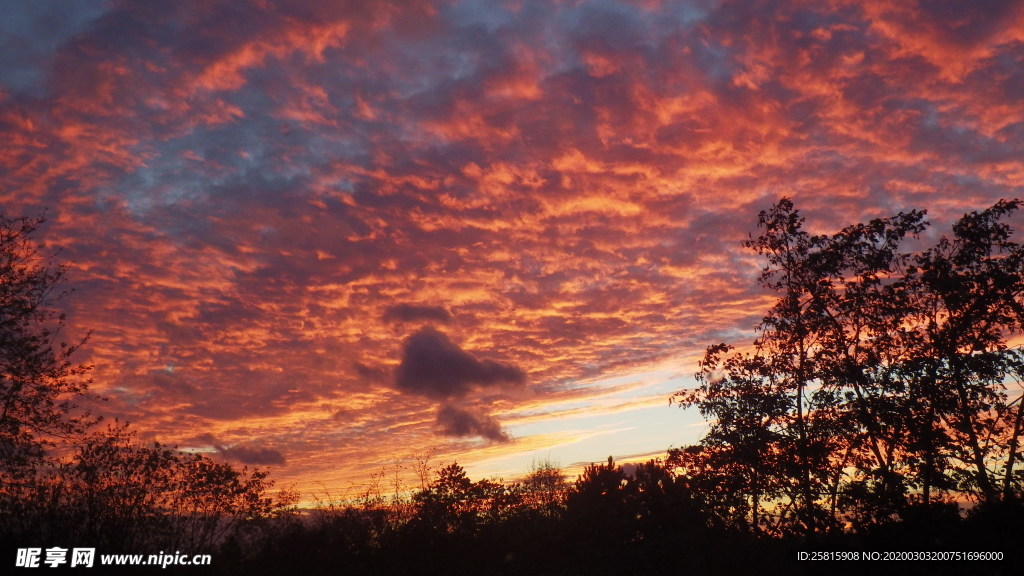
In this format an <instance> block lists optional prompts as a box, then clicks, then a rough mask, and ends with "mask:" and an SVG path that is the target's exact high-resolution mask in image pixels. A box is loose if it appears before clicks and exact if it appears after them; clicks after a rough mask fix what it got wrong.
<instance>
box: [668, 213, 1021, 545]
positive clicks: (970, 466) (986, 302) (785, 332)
mask: <svg viewBox="0 0 1024 576" xmlns="http://www.w3.org/2000/svg"><path fill="white" fill-rule="evenodd" d="M1018 207H1019V202H1018V201H1002V202H999V203H997V204H995V205H994V206H992V207H991V208H989V209H987V210H984V211H981V212H972V213H969V214H966V215H964V217H963V218H961V219H960V220H959V221H958V222H957V223H956V224H955V225H954V226H953V236H952V237H950V238H947V237H942V238H941V239H940V240H939V241H938V243H937V244H936V245H935V246H934V247H933V248H931V249H928V250H924V251H921V252H916V253H915V252H907V251H905V250H904V249H903V248H902V244H903V243H904V242H905V240H906V239H907V238H909V237H914V236H917V235H919V234H920V233H921V232H922V231H923V230H924V229H925V227H926V226H927V223H926V221H925V220H924V212H922V211H916V210H915V211H909V212H902V213H900V214H897V215H896V216H893V217H890V218H883V219H876V220H872V221H871V222H868V223H866V224H854V225H851V226H848V227H846V228H844V229H843V230H841V231H840V232H838V233H836V234H834V235H831V236H828V235H811V234H809V233H808V232H807V231H806V230H804V228H803V223H804V220H803V218H802V217H801V216H800V215H799V213H798V212H797V211H796V210H795V209H794V207H793V204H792V202H790V201H789V200H786V199H783V200H781V201H780V202H779V203H777V204H776V205H774V206H773V207H772V208H771V209H769V210H766V211H763V212H761V214H760V216H759V219H758V223H759V226H760V228H761V233H760V234H759V235H758V236H756V237H754V238H752V239H751V240H750V241H749V242H747V243H746V246H747V247H748V248H751V249H753V250H754V251H755V252H756V253H758V254H760V255H761V256H763V257H764V258H765V259H766V261H767V263H766V266H765V268H764V269H763V271H762V275H761V280H760V282H761V285H762V286H764V287H766V288H768V289H770V290H772V291H775V292H776V293H778V294H779V298H778V300H777V301H776V304H775V305H774V306H773V307H772V308H771V309H770V310H769V311H768V314H767V315H766V316H765V318H764V320H763V321H762V322H761V324H760V325H759V327H758V330H757V332H758V335H757V338H756V339H755V340H754V342H753V347H752V348H753V350H752V351H751V352H746V351H737V350H735V349H733V348H732V347H730V346H727V345H725V344H719V345H714V346H711V347H709V348H708V350H707V353H706V355H705V358H704V360H703V361H702V363H701V365H700V371H699V373H698V374H697V378H698V381H699V382H700V386H699V387H698V388H697V389H696V390H686V391H681V392H680V393H678V394H677V395H676V396H675V397H674V399H675V400H677V401H678V402H679V403H680V404H681V405H683V406H696V407H698V408H699V410H700V411H701V414H702V415H703V416H705V417H706V418H708V419H709V420H710V421H711V422H712V425H711V427H710V429H709V431H708V433H707V435H706V436H705V437H704V438H703V439H702V441H701V444H700V446H699V447H695V448H693V449H687V450H676V451H674V452H673V453H672V461H673V463H674V464H675V465H677V466H679V467H680V468H681V469H683V470H685V473H686V474H688V475H690V476H691V479H690V482H691V483H693V484H694V485H695V486H701V488H702V490H703V491H704V494H705V497H706V498H709V505H710V506H711V508H712V509H716V510H718V511H719V512H720V513H725V514H732V515H734V521H738V523H739V524H744V523H749V526H750V527H751V528H752V529H753V530H754V531H758V530H760V529H762V528H765V529H770V530H774V531H778V532H780V533H785V532H788V531H796V532H804V533H810V532H817V531H822V530H831V529H836V528H838V527H839V526H841V525H843V524H844V523H846V522H852V523H853V524H854V525H855V526H862V527H863V526H867V525H871V524H874V523H878V522H882V523H884V522H888V521H892V520H895V519H897V518H900V517H902V516H904V515H905V514H906V513H907V506H909V505H911V504H913V503H914V502H919V503H921V504H922V505H924V506H925V507H927V506H929V505H930V504H931V502H932V500H933V498H934V495H935V494H936V493H937V492H938V493H941V494H948V495H950V496H953V495H957V496H963V497H969V498H973V499H976V500H978V501H981V502H997V501H1000V500H1006V499H1010V498H1014V497H1015V496H1014V495H1015V494H1017V493H1019V490H1020V484H1019V482H1020V473H1019V471H1015V466H1017V465H1018V462H1019V459H1020V447H1019V445H1020V442H1019V438H1020V434H1021V431H1022V429H1021V420H1022V412H1021V407H1020V404H1019V402H1020V400H1019V398H1018V399H1013V398H1011V397H1010V395H1009V394H1008V392H1007V382H1008V381H1012V380H1013V379H1014V378H1017V379H1018V381H1019V375H1020V374H1021V372H1022V370H1021V359H1022V354H1021V351H1020V350H1019V349H1016V348H1011V347H1009V346H1008V344H1007V342H1008V339H1009V337H1010V336H1012V335H1013V334H1019V333H1020V331H1021V329H1022V327H1024V307H1022V303H1021V297H1022V295H1024V249H1022V248H1021V246H1020V245H1018V244H1017V243H1015V242H1012V241H1011V238H1012V229H1011V228H1010V227H1009V226H1008V225H1007V224H1006V223H1005V221H1004V220H1005V219H1006V218H1007V217H1008V216H1009V215H1011V214H1012V213H1013V212H1014V211H1015V210H1017V209H1018ZM726 471H728V472H726ZM726 476H727V477H726ZM722 481H724V482H725V483H726V485H729V486H732V489H731V490H729V491H728V493H726V492H723V491H720V490H716V489H715V488H714V487H713V484H714V483H715V482H722ZM738 496H739V497H740V500H739V501H737V497H738ZM943 499H944V501H948V500H947V499H945V497H943ZM739 518H745V520H738V519H739Z"/></svg>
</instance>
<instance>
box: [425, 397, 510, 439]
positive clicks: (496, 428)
mask: <svg viewBox="0 0 1024 576" xmlns="http://www.w3.org/2000/svg"><path fill="white" fill-rule="evenodd" d="M437 423H438V424H440V425H441V432H442V433H443V434H444V435H446V436H455V437H458V438H464V437H467V436H482V437H484V438H486V439H488V440H493V441H495V442H509V441H511V440H512V438H511V437H510V436H509V435H508V434H507V433H506V432H505V431H504V430H502V429H501V425H500V424H498V422H497V420H495V419H494V418H492V417H491V416H489V415H487V414H474V413H473V412H470V411H468V410H462V409H461V408H456V407H454V406H449V405H445V406H442V407H441V409H440V410H438V412H437Z"/></svg>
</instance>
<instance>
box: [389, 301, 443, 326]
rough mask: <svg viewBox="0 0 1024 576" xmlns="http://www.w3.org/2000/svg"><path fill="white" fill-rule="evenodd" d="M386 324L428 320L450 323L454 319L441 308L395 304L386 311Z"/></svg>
mask: <svg viewBox="0 0 1024 576" xmlns="http://www.w3.org/2000/svg"><path fill="white" fill-rule="evenodd" d="M383 319H384V321H385V322H416V321H418V320H428V321H433V322H442V323H444V322H448V321H449V320H451V319H452V315H451V313H449V312H448V311H447V310H445V309H444V308H443V307H441V306H423V305H418V304H395V305H394V306H388V307H387V308H386V309H385V310H384V318H383Z"/></svg>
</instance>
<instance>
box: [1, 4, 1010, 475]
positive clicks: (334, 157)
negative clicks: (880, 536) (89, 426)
mask: <svg viewBox="0 0 1024 576" xmlns="http://www.w3.org/2000/svg"><path fill="white" fill-rule="evenodd" d="M0 27H2V28H0V31H2V33H0V132H2V133H3V136H4V142H5V143H4V146H3V147H0V206H2V207H3V209H4V211H5V212H7V213H8V214H10V215H19V214H29V215H34V214H38V213H40V212H41V211H42V210H43V209H44V208H46V209H47V210H48V211H47V215H48V217H49V220H50V222H49V224H48V225H47V228H46V230H45V231H44V233H45V240H46V242H47V244H48V245H49V246H51V247H52V248H60V249H61V250H62V252H61V257H62V258H64V259H67V260H69V261H71V262H72V263H73V266H74V268H73V271H72V274H71V280H72V283H73V285H74V287H75V288H76V292H75V294H74V295H73V296H72V297H71V298H69V299H68V300H66V301H65V303H64V304H63V305H64V306H66V308H67V311H68V317H69V319H70V321H71V322H72V323H73V325H72V326H71V329H72V331H73V332H76V333H78V334H84V333H85V332H86V330H88V329H93V330H94V335H93V337H92V339H91V341H90V343H89V345H88V347H87V348H88V350H85V352H86V353H88V354H90V355H91V356H90V357H89V360H90V361H92V362H94V363H95V364H96V370H95V376H96V382H97V384H96V386H97V387H98V388H99V389H100V390H101V391H102V392H103V393H105V394H106V395H107V396H108V397H109V398H110V402H109V403H107V404H106V405H105V406H104V407H103V410H104V411H106V412H108V413H113V414H114V415H119V416H122V417H125V418H127V419H129V420H133V421H135V422H136V423H137V425H138V426H139V427H140V428H142V429H143V430H144V431H146V432H147V433H149V434H151V435H153V436H156V437H159V438H160V439H162V440H164V441H168V442H177V443H179V444H182V445H189V444H191V445H194V447H196V448H202V449H210V450H216V448H215V447H214V446H212V445H211V444H209V442H204V441H203V439H202V438H200V436H197V435H196V432H195V431H196V430H202V431H203V432H204V433H206V434H210V435H211V437H213V438H216V439H218V441H219V442H221V443H222V444H218V445H220V446H250V447H251V446H274V447H275V448H274V450H277V451H279V453H280V454H279V455H280V457H281V458H280V461H281V462H283V461H284V460H285V459H287V462H288V466H287V468H286V469H283V473H285V474H286V477H287V478H288V479H296V480H297V481H299V482H300V483H303V482H304V483H305V484H303V485H314V480H313V479H314V478H318V477H320V476H324V475H334V477H337V478H346V477H347V476H346V475H347V474H351V475H352V476H355V475H358V474H362V473H363V472H364V471H365V470H366V469H368V468H372V467H373V466H376V465H379V464H381V463H382V462H386V461H388V459H389V458H392V457H393V455H394V454H395V453H396V452H399V451H404V450H409V451H421V450H425V449H426V448H428V447H429V446H431V445H433V444H436V443H438V442H442V443H444V442H450V443H454V444H453V445H454V446H456V448H457V449H459V450H471V449H472V446H474V445H473V444H466V443H467V442H472V440H471V439H467V438H466V437H479V438H482V439H483V442H484V443H487V442H490V441H494V440H504V439H506V435H507V434H509V433H508V432H506V430H507V429H509V425H508V424H506V422H514V421H522V420H524V419H530V418H535V417H537V416H536V414H542V415H543V417H546V418H548V419H550V420H551V421H552V422H557V418H558V415H559V412H558V409H556V408H551V409H550V411H546V410H545V408H544V406H555V405H556V404H555V403H566V402H576V404H575V406H576V407H575V408H574V409H579V406H580V405H584V406H586V405H594V404H588V402H593V398H594V395H595V394H597V393H599V392H600V391H599V390H595V389H594V387H592V386H587V385H582V384H579V383H580V382H594V381H596V380H595V378H598V377H600V376H601V375H613V374H622V373H629V372H630V371H633V370H638V369H640V367H643V366H648V365H650V364H652V363H656V362H663V361H665V360H666V359H669V358H673V357H677V356H692V355H694V354H695V353H699V351H700V350H701V349H703V347H704V346H705V345H707V344H709V343H712V342H717V341H720V340H723V339H733V338H735V337H736V336H737V335H738V334H741V333H743V332H745V331H746V332H749V330H750V329H751V328H752V327H753V326H754V325H755V324H756V323H757V321H758V319H759V318H760V316H761V315H762V313H763V311H764V309H765V303H766V301H767V298H769V296H768V295H765V294H763V293H762V292H761V291H760V290H759V289H758V288H757V286H756V283H755V279H756V277H757V273H758V269H759V267H760V265H761V263H760V262H758V261H757V260H756V259H754V258H753V257H752V256H751V254H749V253H747V252H745V251H744V250H743V249H742V247H741V242H742V241H743V240H744V239H745V238H747V236H748V234H749V233H751V232H752V231H753V230H754V228H755V225H756V214H757V211H758V210H760V209H762V208H765V207H767V206H768V205H770V204H771V203H772V202H774V201H775V200H776V199H777V198H778V197H779V196H781V195H783V194H785V195H789V196H791V197H793V198H794V200H795V202H796V203H797V206H798V207H799V208H800V209H801V210H802V211H803V213H804V214H806V215H807V216H808V219H809V220H808V221H809V224H810V225H811V226H812V227H813V228H816V229H818V230H822V231H826V230H833V229H837V228H839V227H841V226H843V225H845V224H848V223H851V222H854V221H859V220H864V219H868V218H873V217H878V216H885V215H889V214H892V213H894V212H896V211H899V210H901V209H906V208H927V209H928V210H929V213H930V214H931V216H932V219H933V220H934V221H935V222H936V223H937V224H942V223H947V222H949V221H950V220H951V219H953V218H955V217H956V216H957V215H958V214H960V213H962V212H964V211H965V210H973V209H977V208H981V207H984V206H986V205H989V204H991V203H992V202H994V201H995V200H996V199H998V198H1003V197H1014V196H1021V195H1022V194H1024V163H1022V161H1021V159H1020V158H1021V154H1020V152H1021V150H1024V101H1022V99H1021V98H1020V94H1021V93H1022V92H1024V9H1022V6H1021V4H1020V3H1018V2H1010V1H1006V2H1000V1H996V2H986V3H983V4H977V3H973V4H970V5H969V7H968V4H965V3H959V2H905V3H892V2H888V1H883V0H870V1H867V2H864V1H856V2H854V1H852V0H832V1H829V2H818V3H807V2H798V1H795V0H794V1H773V2H754V1H749V2H748V1H739V2H728V3H726V2H717V1H715V0H692V1H682V0H679V1H676V0H661V1H658V0H651V1H647V0H644V1H636V2H616V1H611V0H585V1H582V2H557V1H531V0H527V1H523V2H484V1H480V0H462V1H450V2H448V1H445V2H427V1H413V2H401V3H388V2H369V3H368V2H332V3H322V2H295V1H289V2H236V1H232V2H227V1H212V2H211V1H203V2H193V1H184V2H165V3H151V2H135V1H132V0H128V1H124V2H118V3H112V4H111V3H106V2H81V3H75V4H74V7H73V8H67V7H61V9H60V10H59V11H57V10H55V9H54V7H53V6H52V5H49V4H48V3H45V2H37V3H20V4H18V5H17V6H14V7H9V9H8V10H7V11H6V15H5V19H4V22H3V24H0ZM938 227H940V228H941V226H938ZM433 326H440V327H442V328H443V333H442V332H441V331H439V330H438V329H437V328H432V327H433ZM456 342H458V344H456ZM638 393H641V392H638ZM546 403H549V404H546ZM557 405H563V404H557ZM637 425H641V423H638V424H637ZM513 435H515V436H517V439H516V441H515V442H509V443H505V444H502V445H501V446H502V449H507V450H514V449H516V448H515V447H516V444H517V443H522V445H526V444H528V443H529V442H530V440H529V439H526V438H519V437H518V434H514V433H513ZM467 446H469V448H467ZM659 448H664V446H652V447H649V450H657V449H659ZM488 449H490V448H488ZM226 450H227V451H230V450H237V449H234V448H228V449H226ZM252 450H255V452H251V453H248V454H245V453H240V452H237V451H236V453H235V456H236V457H238V458H239V459H242V460H245V459H248V460H249V461H252V462H258V461H262V462H265V463H268V464H274V463H277V461H278V460H277V455H275V454H271V453H269V452H267V453H260V449H259V448H252ZM463 454H464V457H466V458H472V452H463ZM225 455H226V456H231V455H230V454H227V452H225ZM605 456H606V454H596V455H591V454H581V455H580V456H579V458H578V459H579V460H580V461H590V460H601V459H603V458H604V457H605ZM339 462H346V463H348V464H347V465H346V466H344V468H345V470H342V471H339V470H338V468H339V464H338V463H339ZM347 470H351V471H352V472H351V473H350V472H348V471H347ZM339 481H340V480H339Z"/></svg>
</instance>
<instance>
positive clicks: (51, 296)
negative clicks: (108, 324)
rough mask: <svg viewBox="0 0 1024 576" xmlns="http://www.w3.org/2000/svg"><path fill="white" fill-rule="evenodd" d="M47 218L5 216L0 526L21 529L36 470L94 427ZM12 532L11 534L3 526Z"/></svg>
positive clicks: (0, 286)
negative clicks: (53, 451) (40, 232)
mask: <svg viewBox="0 0 1024 576" xmlns="http://www.w3.org/2000/svg"><path fill="white" fill-rule="evenodd" d="M43 222H44V219H43V218H9V217H7V216H3V215H0V525H4V526H6V527H7V529H8V530H10V529H12V528H11V527H13V526H17V525H19V524H20V518H21V517H22V514H23V513H24V512H25V510H24V507H25V499H26V497H27V496H28V494H29V492H30V491H32V490H34V489H36V488H37V486H36V478H35V477H36V473H37V471H38V469H39V468H40V467H42V466H43V465H44V463H45V462H46V460H47V450H48V449H49V448H50V447H52V446H54V444H55V443H57V442H65V441H68V440H71V439H74V438H76V437H80V436H81V435H82V434H83V433H84V432H85V430H86V428H87V427H88V426H89V425H90V424H91V423H92V422H94V420H93V419H91V418H90V417H89V415H88V414H87V413H83V412H78V411H76V408H77V407H76V404H75V402H76V400H77V399H79V398H81V397H82V396H83V395H84V394H86V393H87V390H88V385H89V380H88V379H87V378H86V372H88V370H89V367H88V366H85V365H76V364H73V363H72V361H71V357H72V355H73V354H74V352H75V351H76V350H77V349H78V347H79V346H80V345H81V344H82V342H83V341H84V340H83V341H78V342H76V343H70V344H69V343H68V342H66V341H61V338H63V336H64V335H63V330H64V315H63V314H61V313H59V312H58V311H57V310H55V309H54V308H53V306H54V305H55V304H56V303H57V302H58V301H59V300H60V299H61V298H62V297H63V296H64V295H65V294H66V293H67V291H66V290H65V288H64V276H65V272H66V269H67V268H66V266H64V265H59V264H57V263H55V260H54V256H53V255H47V254H45V253H44V252H43V249H42V248H41V247H40V246H39V245H38V244H37V243H36V242H35V241H34V240H33V238H32V235H33V234H34V233H35V232H36V230H37V229H38V227H39V226H40V225H41V224H42V223H43ZM0 531H4V529H0Z"/></svg>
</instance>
